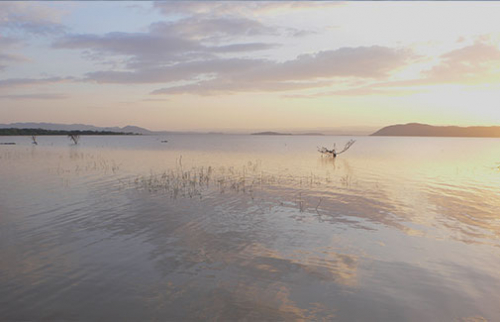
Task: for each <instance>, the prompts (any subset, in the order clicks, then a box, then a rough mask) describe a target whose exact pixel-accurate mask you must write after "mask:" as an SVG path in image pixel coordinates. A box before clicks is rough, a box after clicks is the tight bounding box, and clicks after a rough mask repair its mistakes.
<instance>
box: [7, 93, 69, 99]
mask: <svg viewBox="0 0 500 322" xmlns="http://www.w3.org/2000/svg"><path fill="white" fill-rule="evenodd" d="M66 98H68V96H67V95H64V94H55V93H35V94H12V95H0V100H15V101H19V100H61V99H66Z"/></svg>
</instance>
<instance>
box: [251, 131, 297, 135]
mask: <svg viewBox="0 0 500 322" xmlns="http://www.w3.org/2000/svg"><path fill="white" fill-rule="evenodd" d="M252 135H292V133H279V132H270V131H268V132H258V133H252Z"/></svg>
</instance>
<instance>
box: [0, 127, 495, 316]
mask: <svg viewBox="0 0 500 322" xmlns="http://www.w3.org/2000/svg"><path fill="white" fill-rule="evenodd" d="M348 139H349V138H348V137H330V136H250V135H169V136H105V137H97V136H96V137H92V136H90V137H82V138H81V140H80V143H79V144H78V145H77V146H74V145H71V144H70V142H69V140H68V138H66V137H39V138H38V142H39V145H38V146H32V145H31V142H30V138H28V137H0V142H16V143H17V145H13V146H7V145H1V146H0V320H2V321H5V320H7V321H11V320H12V321H16V320H82V321H89V320H92V321H95V320H102V321H144V320H160V321H165V320H220V321H234V320H250V321H256V320H258V321H262V320H338V321H483V320H489V321H498V320H500V140H499V139H474V138H467V139H465V138H385V137H357V138H354V139H356V143H355V144H354V145H353V146H352V147H351V149H350V150H348V151H347V152H346V153H344V154H342V155H340V156H339V157H337V158H336V159H333V158H329V157H322V156H321V155H320V154H319V153H318V152H317V150H316V147H317V146H326V147H329V148H331V147H332V146H333V143H334V142H336V144H337V147H340V146H343V145H344V144H345V143H346V142H347V141H348ZM162 140H168V142H167V143H162V142H161V141H162Z"/></svg>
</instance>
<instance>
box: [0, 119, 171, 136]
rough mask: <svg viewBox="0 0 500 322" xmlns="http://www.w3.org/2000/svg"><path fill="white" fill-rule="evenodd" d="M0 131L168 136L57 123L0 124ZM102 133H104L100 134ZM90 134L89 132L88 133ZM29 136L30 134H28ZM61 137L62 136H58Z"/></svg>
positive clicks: (141, 130)
mask: <svg viewBox="0 0 500 322" xmlns="http://www.w3.org/2000/svg"><path fill="white" fill-rule="evenodd" d="M0 129H23V130H27V129H36V130H49V131H68V132H75V131H82V132H85V131H91V132H101V133H100V134H99V135H112V134H111V133H119V135H123V134H143V135H154V134H168V133H169V132H163V131H161V132H155V131H150V130H148V129H145V128H141V127H138V126H132V125H128V126H125V127H98V126H94V125H87V124H59V123H28V122H24V123H10V124H0ZM102 132H104V133H102ZM88 133H90V132H88ZM79 134H80V135H95V134H84V133H79ZM16 135H28V134H16ZM29 135H31V134H29ZM38 135H59V134H38ZM60 135H63V134H60Z"/></svg>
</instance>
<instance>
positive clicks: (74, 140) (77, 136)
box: [68, 133, 80, 144]
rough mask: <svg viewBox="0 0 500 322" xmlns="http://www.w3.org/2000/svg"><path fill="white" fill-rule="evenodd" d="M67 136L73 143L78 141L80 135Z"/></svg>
mask: <svg viewBox="0 0 500 322" xmlns="http://www.w3.org/2000/svg"><path fill="white" fill-rule="evenodd" d="M68 137H69V138H70V140H71V141H73V143H74V144H78V141H80V135H79V134H75V133H72V134H69V135H68Z"/></svg>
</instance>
